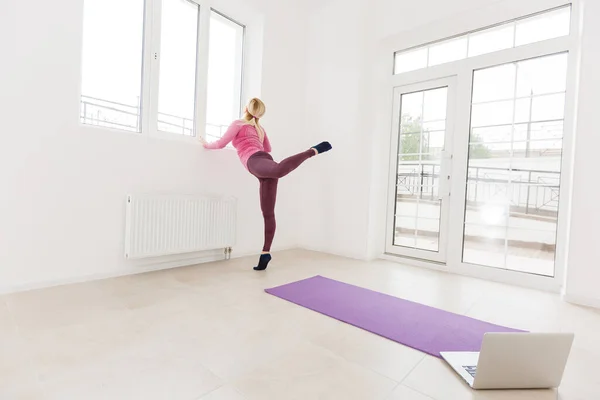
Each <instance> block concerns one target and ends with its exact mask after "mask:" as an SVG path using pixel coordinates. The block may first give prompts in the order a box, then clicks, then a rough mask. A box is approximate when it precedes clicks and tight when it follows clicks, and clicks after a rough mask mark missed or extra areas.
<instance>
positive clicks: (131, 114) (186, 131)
mask: <svg viewBox="0 0 600 400" xmlns="http://www.w3.org/2000/svg"><path fill="white" fill-rule="evenodd" d="M80 120H81V123H83V124H87V125H96V126H102V127H105V128H115V129H122V130H126V131H130V132H140V131H141V127H142V120H141V110H140V107H139V105H137V106H132V105H129V104H124V103H118V102H114V101H108V100H103V99H99V98H95V97H90V96H81V109H80ZM227 127H228V126H227V125H220V124H210V123H207V124H206V138H207V140H209V141H213V140H216V139H218V138H220V137H221V136H223V134H224V133H225V131H226V130H227ZM158 129H160V130H161V131H165V132H171V133H179V134H181V135H184V136H194V121H193V120H192V119H190V118H185V117H180V116H177V115H172V114H166V113H158Z"/></svg>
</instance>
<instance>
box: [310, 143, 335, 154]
mask: <svg viewBox="0 0 600 400" xmlns="http://www.w3.org/2000/svg"><path fill="white" fill-rule="evenodd" d="M312 148H313V149H316V150H317V152H318V153H319V154H321V153H325V152H326V151H329V150H331V144H330V143H329V142H321V143H319V144H318V145H316V146H313V147H312Z"/></svg>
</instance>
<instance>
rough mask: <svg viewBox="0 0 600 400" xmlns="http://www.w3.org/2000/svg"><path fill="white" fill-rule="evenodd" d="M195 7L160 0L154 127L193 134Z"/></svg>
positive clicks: (196, 40)
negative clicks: (158, 73) (156, 102)
mask: <svg viewBox="0 0 600 400" xmlns="http://www.w3.org/2000/svg"><path fill="white" fill-rule="evenodd" d="M198 13H199V7H198V5H195V4H193V3H191V2H189V1H186V0H163V2H162V16H161V35H160V49H161V50H160V51H161V57H160V77H159V89H158V129H159V130H161V131H164V132H171V133H178V134H182V135H187V136H194V135H195V129H194V111H195V105H196V52H197V47H198Z"/></svg>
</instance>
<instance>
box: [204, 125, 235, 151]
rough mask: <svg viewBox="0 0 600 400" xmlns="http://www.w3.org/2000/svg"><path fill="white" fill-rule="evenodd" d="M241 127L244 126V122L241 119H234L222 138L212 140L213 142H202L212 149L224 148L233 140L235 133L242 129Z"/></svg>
mask: <svg viewBox="0 0 600 400" xmlns="http://www.w3.org/2000/svg"><path fill="white" fill-rule="evenodd" d="M241 127H242V124H241V123H240V122H239V121H233V123H232V124H231V125H229V128H227V131H226V132H225V134H224V135H223V136H222V137H221V139H219V140H217V141H216V142H212V143H208V142H206V141H202V144H203V145H204V148H205V149H210V150H216V149H222V148H224V147H225V146H227V145H228V144H229V143H230V142H231V141H232V140H233V138H234V137H235V135H237V134H238V132H239V131H240V129H241Z"/></svg>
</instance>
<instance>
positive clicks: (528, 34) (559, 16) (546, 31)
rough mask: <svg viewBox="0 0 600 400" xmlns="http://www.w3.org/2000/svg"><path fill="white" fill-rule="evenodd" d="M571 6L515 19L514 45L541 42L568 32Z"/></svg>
mask: <svg viewBox="0 0 600 400" xmlns="http://www.w3.org/2000/svg"><path fill="white" fill-rule="evenodd" d="M570 27H571V7H564V8H561V9H559V10H555V11H551V12H547V13H543V14H540V15H537V16H535V17H531V18H525V19H522V20H519V21H517V29H516V39H515V45H517V46H522V45H525V44H529V43H535V42H541V41H542V40H547V39H553V38H557V37H561V36H566V35H568V34H569V30H570Z"/></svg>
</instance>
